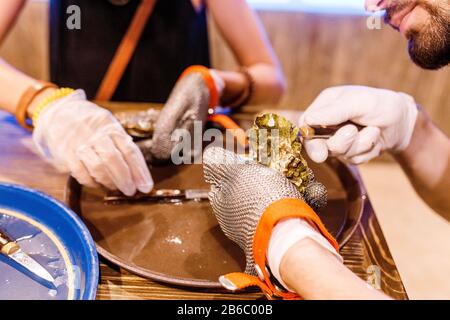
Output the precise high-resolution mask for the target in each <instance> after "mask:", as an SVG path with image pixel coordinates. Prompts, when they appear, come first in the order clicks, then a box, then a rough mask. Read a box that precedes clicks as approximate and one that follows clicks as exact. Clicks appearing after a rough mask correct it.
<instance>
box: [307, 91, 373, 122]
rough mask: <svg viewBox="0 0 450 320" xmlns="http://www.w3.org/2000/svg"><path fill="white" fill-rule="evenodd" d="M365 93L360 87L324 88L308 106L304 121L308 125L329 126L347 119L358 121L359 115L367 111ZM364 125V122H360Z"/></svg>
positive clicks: (367, 105)
mask: <svg viewBox="0 0 450 320" xmlns="http://www.w3.org/2000/svg"><path fill="white" fill-rule="evenodd" d="M366 95H367V94H364V91H363V90H362V89H361V87H357V86H341V87H334V88H329V89H326V90H324V91H323V92H322V93H321V94H320V95H319V96H318V97H317V98H316V100H315V101H314V102H313V103H312V104H311V106H310V107H309V108H308V110H307V112H306V115H305V122H306V123H307V124H308V125H309V126H318V125H323V126H330V125H338V124H341V123H345V122H347V121H349V120H352V121H355V122H357V123H360V121H359V120H360V117H361V116H362V115H364V114H365V113H367V110H368V109H370V105H369V104H367V101H366V100H367V99H365V100H364V101H361V100H362V99H363V98H366V97H365V96H366ZM360 124H362V125H364V123H360Z"/></svg>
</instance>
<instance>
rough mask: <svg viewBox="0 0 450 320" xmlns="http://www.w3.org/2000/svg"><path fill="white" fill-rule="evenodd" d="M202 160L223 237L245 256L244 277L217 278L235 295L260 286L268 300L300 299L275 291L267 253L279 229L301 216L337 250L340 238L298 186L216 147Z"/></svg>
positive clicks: (251, 161)
mask: <svg viewBox="0 0 450 320" xmlns="http://www.w3.org/2000/svg"><path fill="white" fill-rule="evenodd" d="M203 161H204V175H205V180H206V182H208V183H210V184H211V192H210V194H209V199H210V202H211V206H212V209H213V212H214V214H215V215H216V218H217V220H218V222H219V225H220V227H221V229H222V230H223V232H224V233H225V235H226V236H227V237H228V238H230V239H231V240H232V241H234V242H235V243H237V244H238V245H239V246H240V248H241V249H242V250H243V251H244V253H245V257H246V268H245V274H242V273H232V274H229V275H225V276H222V277H220V279H219V280H220V282H221V283H222V285H223V286H224V287H225V288H227V289H229V290H232V291H235V290H238V289H243V288H245V287H248V286H254V285H256V286H259V287H260V288H261V289H262V290H263V292H264V293H265V294H266V295H267V297H269V298H270V297H272V296H274V295H277V296H280V297H283V298H297V296H296V294H295V293H286V292H281V291H280V290H279V289H277V287H276V286H274V285H273V284H272V283H271V280H270V278H271V276H270V275H269V270H268V268H267V267H266V266H267V265H268V263H267V253H266V252H267V250H268V246H269V240H270V235H271V233H272V230H273V228H274V227H275V225H276V224H277V223H278V222H279V221H282V220H283V221H284V220H286V219H291V218H300V219H302V220H303V221H306V222H307V223H309V225H311V227H312V228H311V230H312V232H316V231H317V232H320V233H321V234H322V236H324V241H328V242H329V244H330V245H331V247H332V248H334V250H336V251H338V245H337V243H336V240H334V238H333V237H332V236H331V235H330V234H329V233H328V231H327V230H326V228H325V227H324V226H323V224H322V222H321V221H320V218H319V217H318V216H317V215H316V214H315V213H314V211H313V210H312V209H311V207H309V206H308V205H307V204H306V202H305V201H304V199H303V197H302V195H301V194H300V192H299V191H298V190H297V188H296V187H295V185H294V184H293V183H291V182H290V181H289V180H288V179H287V178H285V177H284V176H283V175H282V174H281V173H280V172H278V171H276V170H274V169H271V168H268V167H266V166H264V165H261V164H258V163H256V162H254V161H253V160H250V159H245V158H243V157H241V156H238V155H236V154H235V153H233V152H230V151H227V150H224V149H222V148H218V147H210V148H208V149H207V150H206V151H205V153H204V156H203ZM315 230H316V231H315ZM318 236H319V237H320V234H318ZM295 237H296V238H298V236H295ZM276 247H280V246H279V245H276ZM272 256H274V255H272ZM256 276H258V278H257V277H256Z"/></svg>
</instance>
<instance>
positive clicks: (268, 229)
mask: <svg viewBox="0 0 450 320" xmlns="http://www.w3.org/2000/svg"><path fill="white" fill-rule="evenodd" d="M290 218H301V219H305V220H306V221H308V222H309V223H310V224H311V226H313V227H314V228H316V229H317V230H318V231H319V232H320V233H321V234H322V235H323V236H324V237H325V238H326V239H327V240H328V241H329V242H330V244H331V245H332V246H333V247H334V248H335V249H336V251H337V252H339V245H338V243H337V241H336V240H335V239H334V238H333V236H332V235H331V234H330V233H329V232H328V230H327V229H326V227H325V226H324V225H323V223H322V221H321V220H320V218H319V216H318V215H317V214H316V213H315V212H314V210H313V209H311V207H310V206H308V205H307V204H306V203H305V202H304V201H302V200H300V199H282V200H279V201H276V202H274V203H272V204H271V205H269V206H268V207H267V208H266V210H265V211H264V213H263V215H262V216H261V220H260V221H259V223H258V227H257V228H256V232H255V236H254V239H253V255H254V259H255V268H256V270H257V272H258V275H259V279H258V278H256V277H253V276H250V275H247V274H243V273H232V274H229V275H226V276H224V277H222V278H221V283H222V284H223V285H224V286H225V287H226V288H228V289H231V290H240V289H245V288H247V287H249V286H258V287H260V288H261V290H262V291H263V292H264V294H265V295H266V296H267V297H268V298H273V297H275V296H276V297H280V298H283V299H287V300H289V299H301V297H300V296H298V295H297V294H295V293H291V292H281V291H280V290H279V289H278V288H276V287H275V286H274V285H273V284H272V282H271V280H270V275H269V272H268V270H267V268H266V252H267V248H268V246H269V241H270V236H271V234H272V230H273V228H274V227H275V225H276V224H277V223H278V222H280V221H281V220H284V219H290Z"/></svg>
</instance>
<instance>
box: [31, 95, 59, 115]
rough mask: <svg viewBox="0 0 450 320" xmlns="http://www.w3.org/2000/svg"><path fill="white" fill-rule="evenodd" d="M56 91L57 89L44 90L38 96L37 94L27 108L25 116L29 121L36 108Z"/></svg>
mask: <svg viewBox="0 0 450 320" xmlns="http://www.w3.org/2000/svg"><path fill="white" fill-rule="evenodd" d="M57 90H58V88H47V89H45V90H43V91H42V92H40V93H39V94H37V95H36V96H35V97H34V99H33V100H32V101H31V103H30V105H29V106H28V108H27V115H28V117H29V118H30V119H32V118H33V115H34V111H35V110H36V108H37V107H38V106H39V105H40V104H41V103H42V102H43V101H44V100H45V99H47V98H48V97H49V96H51V95H52V94H54V93H55V92H56V91H57Z"/></svg>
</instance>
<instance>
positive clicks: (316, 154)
mask: <svg viewBox="0 0 450 320" xmlns="http://www.w3.org/2000/svg"><path fill="white" fill-rule="evenodd" d="M305 149H306V152H307V153H308V155H309V157H310V158H311V160H312V161H314V162H316V163H322V162H325V161H326V160H327V158H328V147H327V142H326V140H324V139H314V140H307V141H305Z"/></svg>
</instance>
